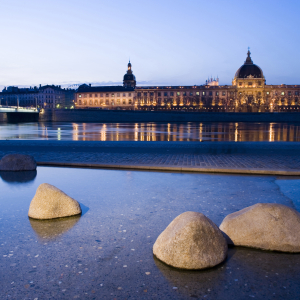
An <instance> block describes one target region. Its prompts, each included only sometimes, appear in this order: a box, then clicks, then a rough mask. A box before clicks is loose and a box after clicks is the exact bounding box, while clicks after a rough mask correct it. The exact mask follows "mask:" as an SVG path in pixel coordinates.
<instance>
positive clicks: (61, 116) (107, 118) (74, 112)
mask: <svg viewBox="0 0 300 300" xmlns="http://www.w3.org/2000/svg"><path fill="white" fill-rule="evenodd" d="M6 121H7V116H6V114H5V113H2V114H0V122H6ZM299 121H300V113H297V112H295V113H283V112H281V113H277V112H276V113H230V112H228V113H218V112H183V111H124V110H99V109H68V110H64V109H46V110H44V111H43V113H40V115H39V122H84V123H91V122H97V123H99V122H100V123H102V122H106V123H122V122H126V123H132V122H164V123H165V122H288V123H289V122H299Z"/></svg>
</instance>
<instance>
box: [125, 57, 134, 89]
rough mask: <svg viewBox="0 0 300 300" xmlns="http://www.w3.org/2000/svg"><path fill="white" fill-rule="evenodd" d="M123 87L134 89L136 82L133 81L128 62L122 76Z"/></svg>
mask: <svg viewBox="0 0 300 300" xmlns="http://www.w3.org/2000/svg"><path fill="white" fill-rule="evenodd" d="M123 86H124V87H126V88H128V87H131V88H135V86H136V80H135V76H134V75H133V73H132V70H131V63H130V61H129V63H128V69H127V73H126V74H125V75H124V78H123Z"/></svg>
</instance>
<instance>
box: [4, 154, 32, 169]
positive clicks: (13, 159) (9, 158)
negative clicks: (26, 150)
mask: <svg viewBox="0 0 300 300" xmlns="http://www.w3.org/2000/svg"><path fill="white" fill-rule="evenodd" d="M34 170H36V161H35V159H34V158H33V156H31V155H25V154H7V155H5V156H3V157H2V159H1V160H0V171H34Z"/></svg>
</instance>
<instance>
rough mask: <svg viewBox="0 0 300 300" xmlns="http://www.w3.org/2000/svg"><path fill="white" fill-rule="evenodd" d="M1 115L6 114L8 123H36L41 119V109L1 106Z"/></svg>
mask: <svg viewBox="0 0 300 300" xmlns="http://www.w3.org/2000/svg"><path fill="white" fill-rule="evenodd" d="M0 113H6V115H7V121H8V122H36V121H38V119H39V113H40V109H39V108H35V107H20V106H3V105H0Z"/></svg>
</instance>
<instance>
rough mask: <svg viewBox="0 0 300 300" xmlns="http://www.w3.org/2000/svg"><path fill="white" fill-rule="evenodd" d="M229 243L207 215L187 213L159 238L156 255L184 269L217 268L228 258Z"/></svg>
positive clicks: (174, 221) (154, 252)
mask: <svg viewBox="0 0 300 300" xmlns="http://www.w3.org/2000/svg"><path fill="white" fill-rule="evenodd" d="M227 250H228V248H227V243H226V240H225V238H224V237H223V234H222V232H221V231H220V230H219V228H218V227H217V226H216V225H215V224H214V223H213V222H212V221H211V220H210V219H208V218H207V217H206V216H205V215H203V214H201V213H197V212H191V211H189V212H185V213H183V214H181V215H179V216H178V217H176V218H175V219H174V220H173V221H172V222H171V223H170V224H169V226H168V227H167V228H166V229H165V230H164V231H163V232H162V233H161V234H160V235H159V237H158V238H157V240H156V242H155V244H154V246H153V254H154V255H155V256H156V257H157V258H158V259H160V260H161V261H163V262H164V263H166V264H168V265H170V266H173V267H176V268H181V269H204V268H209V267H214V266H216V265H218V264H219V263H221V262H222V261H224V259H225V258H226V256H227Z"/></svg>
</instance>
